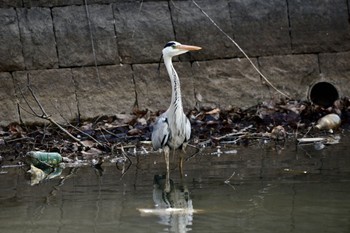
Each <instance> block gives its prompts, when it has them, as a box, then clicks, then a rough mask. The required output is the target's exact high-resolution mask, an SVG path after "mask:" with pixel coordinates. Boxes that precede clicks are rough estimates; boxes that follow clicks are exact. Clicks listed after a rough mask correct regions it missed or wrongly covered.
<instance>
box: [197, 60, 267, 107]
mask: <svg viewBox="0 0 350 233" xmlns="http://www.w3.org/2000/svg"><path fill="white" fill-rule="evenodd" d="M252 61H253V62H254V64H255V65H257V63H256V59H253V60H252ZM192 68H193V74H194V89H195V93H196V95H198V94H200V95H201V96H202V99H203V100H202V102H201V106H203V107H220V108H230V107H249V106H252V105H255V104H257V103H258V102H259V100H260V99H261V97H262V96H264V94H265V92H266V90H264V89H263V88H262V87H263V85H262V83H261V80H260V77H259V74H258V73H257V72H256V71H255V70H254V69H253V67H252V65H251V64H250V62H249V61H248V60H247V59H227V60H213V61H203V62H195V63H193V67H192Z"/></svg>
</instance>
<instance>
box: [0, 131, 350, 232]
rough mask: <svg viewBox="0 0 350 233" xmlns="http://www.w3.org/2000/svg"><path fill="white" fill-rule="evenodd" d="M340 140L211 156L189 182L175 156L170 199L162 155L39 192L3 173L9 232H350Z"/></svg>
mask: <svg viewBox="0 0 350 233" xmlns="http://www.w3.org/2000/svg"><path fill="white" fill-rule="evenodd" d="M341 136H342V139H341V140H340V143H339V144H335V145H329V146H326V147H325V148H324V149H322V150H316V149H315V147H314V146H313V145H310V146H303V147H300V146H299V147H297V146H296V145H295V143H294V142H290V143H288V144H287V145H286V146H285V147H284V148H283V149H282V150H281V148H279V147H274V146H273V145H272V144H273V143H269V144H257V145H253V146H249V147H238V146H237V147H233V148H232V147H230V148H228V149H227V150H225V148H221V151H222V152H223V153H219V154H217V153H213V152H215V150H214V151H204V152H203V153H202V154H198V155H196V156H195V157H193V158H191V159H190V160H188V161H186V163H185V166H184V168H185V171H184V173H185V177H184V178H183V179H180V176H179V172H178V170H177V168H176V167H177V166H176V164H177V163H176V161H177V160H176V158H175V159H174V161H172V167H173V169H172V171H171V178H172V181H173V186H172V187H173V189H172V193H171V194H164V192H162V182H163V180H162V177H161V176H159V175H162V174H163V173H164V172H165V164H164V162H163V158H162V156H161V155H159V154H148V155H147V156H143V155H142V156H138V157H137V158H132V160H133V164H132V165H131V167H130V168H129V170H128V171H127V172H126V173H125V175H124V176H122V175H121V171H120V170H119V169H118V168H117V167H116V166H115V165H114V164H103V169H104V171H103V173H102V175H101V174H99V173H98V172H97V171H96V170H95V169H93V168H92V167H89V166H86V167H80V168H65V169H64V170H63V172H62V174H61V176H60V177H57V178H54V179H51V180H46V181H44V182H42V183H40V184H38V185H34V186H31V185H30V183H29V181H28V180H27V179H26V176H25V169H24V168H2V169H1V175H0V207H1V208H0V223H1V232H4V233H5V232H6V233H12V232H13V233H18V232H37V233H39V232H45V233H48V232H50V233H52V232H65V233H68V232H74V233H77V232H84V233H89V232H94V233H95V232H103V233H105V232H169V231H170V232H260V233H261V232H269V233H271V232H297V233H299V232H337V233H340V232H350V154H349V151H350V138H349V136H345V135H341ZM225 151H228V153H224V152H225ZM155 177H156V180H157V181H158V183H159V184H160V185H159V186H158V185H154V179H155ZM166 204H171V205H172V206H173V207H174V208H179V209H180V210H181V211H167V210H166V209H165V207H166ZM145 210H146V211H153V212H152V213H145Z"/></svg>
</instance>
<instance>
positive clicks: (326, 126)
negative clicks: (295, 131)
mask: <svg viewBox="0 0 350 233" xmlns="http://www.w3.org/2000/svg"><path fill="white" fill-rule="evenodd" d="M340 123H341V119H340V117H339V116H338V115H337V114H335V113H331V114H328V115H326V116H324V117H322V118H321V119H319V120H318V121H317V125H315V128H316V129H320V130H333V129H336V128H338V127H339V126H340Z"/></svg>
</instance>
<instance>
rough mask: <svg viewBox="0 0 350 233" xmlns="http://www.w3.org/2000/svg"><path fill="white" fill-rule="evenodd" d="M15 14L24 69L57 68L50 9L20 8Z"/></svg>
mask: <svg viewBox="0 0 350 233" xmlns="http://www.w3.org/2000/svg"><path fill="white" fill-rule="evenodd" d="M17 14H18V18H19V20H20V21H19V28H20V34H21V42H22V46H23V56H24V63H25V66H26V69H30V70H31V69H45V68H58V60H57V51H56V41H55V36H54V32H53V24H52V19H51V10H50V9H48V8H37V7H35V8H30V9H28V8H21V9H18V10H17Z"/></svg>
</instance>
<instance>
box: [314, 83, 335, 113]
mask: <svg viewBox="0 0 350 233" xmlns="http://www.w3.org/2000/svg"><path fill="white" fill-rule="evenodd" d="M309 98H310V101H311V102H312V103H314V104H317V105H320V106H321V107H324V108H328V107H330V106H332V105H333V103H334V101H336V100H337V99H339V93H338V90H337V88H336V87H335V86H334V85H333V84H331V83H328V82H319V83H316V84H315V85H313V86H312V87H311V90H310V94H309Z"/></svg>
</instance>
